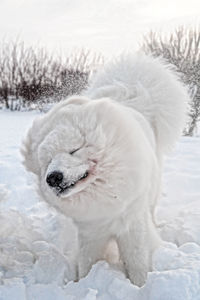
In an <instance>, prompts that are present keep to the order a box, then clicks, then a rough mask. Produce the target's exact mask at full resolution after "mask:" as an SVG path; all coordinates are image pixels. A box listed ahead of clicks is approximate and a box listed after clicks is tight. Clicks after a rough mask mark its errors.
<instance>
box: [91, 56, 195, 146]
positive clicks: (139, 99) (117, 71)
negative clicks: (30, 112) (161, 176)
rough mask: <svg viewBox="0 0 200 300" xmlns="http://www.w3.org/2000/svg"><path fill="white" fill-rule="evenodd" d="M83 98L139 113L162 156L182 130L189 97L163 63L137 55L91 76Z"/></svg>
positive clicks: (176, 77) (124, 58) (107, 66)
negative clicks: (107, 101) (118, 104)
mask: <svg viewBox="0 0 200 300" xmlns="http://www.w3.org/2000/svg"><path fill="white" fill-rule="evenodd" d="M86 94H87V95H89V96H90V97H92V98H101V97H108V98H111V99H114V100H116V101H118V102H123V104H125V105H127V106H130V107H132V108H133V109H135V110H137V111H138V112H140V113H141V114H142V115H143V116H144V117H145V118H146V119H147V120H148V121H149V123H150V125H151V127H152V129H153V131H154V134H155V138H156V141H157V146H158V147H159V149H160V150H162V151H164V152H167V151H168V150H170V149H171V148H172V146H173V145H174V143H175V141H176V140H177V138H178V137H179V136H180V134H181V132H182V130H183V127H184V124H185V116H186V107H187V102H188V100H189V97H188V94H187V91H186V88H185V87H184V86H183V84H182V83H181V82H180V80H179V78H178V76H177V74H176V72H175V71H174V70H173V68H172V66H170V65H169V64H167V63H166V62H165V61H164V60H161V59H158V58H153V57H151V56H146V55H144V54H141V53H140V54H139V53H138V54H136V55H134V56H133V55H126V56H122V57H121V58H120V59H118V60H117V61H115V62H114V63H110V64H107V65H106V66H105V67H104V68H103V70H101V71H99V72H97V73H96V75H94V77H93V78H92V80H91V83H90V86H89V87H88V90H87V91H86Z"/></svg>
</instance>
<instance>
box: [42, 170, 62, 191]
mask: <svg viewBox="0 0 200 300" xmlns="http://www.w3.org/2000/svg"><path fill="white" fill-rule="evenodd" d="M62 181H63V173H62V172H59V171H53V172H51V173H49V174H48V175H47V177H46V182H47V183H48V185H49V186H51V187H58V186H59V185H60V184H61V183H62Z"/></svg>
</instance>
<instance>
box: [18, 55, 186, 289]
mask: <svg viewBox="0 0 200 300" xmlns="http://www.w3.org/2000/svg"><path fill="white" fill-rule="evenodd" d="M187 97H188V96H187V93H186V90H185V88H184V87H183V86H182V85H181V83H180V82H179V80H178V79H177V76H176V75H175V74H174V72H173V71H172V70H171V69H170V68H169V66H167V65H166V64H165V63H163V62H162V61H160V60H159V59H154V58H152V57H147V56H145V55H143V54H137V55H135V56H131V55H130V56H126V57H122V58H121V59H119V60H118V61H116V62H114V63H110V64H108V65H107V66H106V67H105V68H104V69H103V70H102V71H99V73H97V74H96V75H95V76H94V79H93V80H92V82H91V85H90V87H89V88H88V90H87V91H86V93H85V96H73V97H70V98H69V99H67V100H66V101H63V102H61V103H59V104H57V105H55V107H54V108H53V109H52V110H50V111H49V112H48V113H47V114H45V115H42V116H41V117H39V118H37V119H36V120H35V121H34V123H33V125H32V128H31V129H30V130H29V132H28V135H27V138H26V140H25V142H24V147H23V150H22V153H23V155H24V158H25V161H24V163H25V166H26V168H27V169H28V170H30V171H32V172H33V173H35V174H36V175H37V177H38V184H39V191H40V194H41V195H42V197H43V198H44V199H45V200H46V201H47V202H49V203H50V204H51V205H53V206H54V207H56V208H57V209H59V211H61V212H62V213H63V214H65V215H66V216H69V217H71V218H73V220H74V222H75V224H76V225H77V227H78V232H79V243H80V244H79V250H80V251H79V255H78V258H77V264H78V276H79V277H78V278H81V277H83V276H85V275H86V274H87V273H88V271H89V270H90V268H91V266H92V264H94V263H95V262H96V261H98V260H100V259H102V258H103V253H104V250H105V247H106V245H107V243H108V242H109V240H110V239H115V240H116V242H117V244H118V248H119V253H120V258H121V260H122V261H123V263H124V266H125V269H126V272H127V275H128V277H129V278H130V280H131V281H132V282H133V283H134V284H137V285H139V286H141V285H142V284H144V282H145V279H146V276H147V272H148V271H149V270H151V258H152V253H153V251H154V249H155V248H156V247H158V246H159V244H160V238H159V236H158V234H157V231H156V228H155V224H154V221H153V213H154V207H155V204H156V201H157V199H158V197H159V195H160V185H161V184H160V182H161V165H162V157H163V154H164V153H166V152H167V151H168V150H169V149H170V148H171V147H172V146H173V145H174V143H175V141H176V140H177V138H178V137H179V136H180V134H181V131H182V128H183V125H184V119H185V109H186V101H187Z"/></svg>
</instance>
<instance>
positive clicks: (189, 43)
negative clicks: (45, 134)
mask: <svg viewBox="0 0 200 300" xmlns="http://www.w3.org/2000/svg"><path fill="white" fill-rule="evenodd" d="M141 50H142V51H144V52H145V53H147V54H151V55H153V56H156V57H159V56H161V57H163V58H164V59H165V60H167V61H168V62H169V63H170V64H172V65H174V66H175V68H176V70H177V72H179V74H180V78H181V80H182V81H183V82H184V83H185V84H186V85H187V87H188V91H189V93H190V97H191V101H190V103H189V110H188V123H187V126H186V128H185V132H184V133H185V134H186V135H190V136H192V135H193V134H194V133H195V131H196V129H197V124H198V122H199V120H200V28H193V29H189V28H184V27H179V28H177V29H176V30H175V31H174V32H172V33H170V34H167V33H158V32H152V31H151V32H150V33H149V34H147V35H145V37H144V39H143V43H142V46H141ZM102 64H103V57H102V56H101V55H97V54H93V53H91V52H90V51H85V50H81V51H79V52H76V53H73V54H71V55H67V56H66V57H64V56H63V57H55V56H54V55H50V54H49V53H48V52H47V51H46V50H45V49H35V48H32V47H26V46H25V45H24V43H22V42H14V43H13V42H12V43H5V42H4V43H2V44H0V106H1V107H2V106H4V107H6V108H8V109H11V110H21V109H23V108H25V109H28V108H30V107H31V108H43V107H44V104H45V103H49V102H55V101H60V100H62V99H64V98H66V97H67V96H69V95H72V94H80V93H81V91H82V90H83V89H84V88H86V86H87V83H88V78H89V75H90V74H91V72H94V71H95V70H96V69H97V68H98V67H99V65H102Z"/></svg>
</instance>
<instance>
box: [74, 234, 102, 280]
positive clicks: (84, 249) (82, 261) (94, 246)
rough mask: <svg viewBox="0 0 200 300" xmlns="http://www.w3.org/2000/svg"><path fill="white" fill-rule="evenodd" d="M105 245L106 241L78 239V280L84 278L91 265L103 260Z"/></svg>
mask: <svg viewBox="0 0 200 300" xmlns="http://www.w3.org/2000/svg"><path fill="white" fill-rule="evenodd" d="M105 245H106V239H103V238H102V239H101V238H100V239H94V240H93V239H90V240H89V239H85V238H83V237H81V236H80V237H79V247H80V250H79V251H80V252H79V264H78V276H79V279H80V278H82V277H85V276H86V275H87V274H88V273H89V271H90V269H91V267H92V265H93V264H95V263H96V262H97V261H98V260H101V259H103V253H104V249H105Z"/></svg>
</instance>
